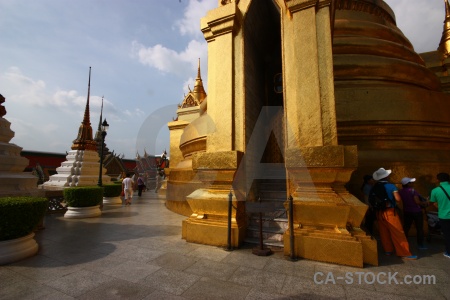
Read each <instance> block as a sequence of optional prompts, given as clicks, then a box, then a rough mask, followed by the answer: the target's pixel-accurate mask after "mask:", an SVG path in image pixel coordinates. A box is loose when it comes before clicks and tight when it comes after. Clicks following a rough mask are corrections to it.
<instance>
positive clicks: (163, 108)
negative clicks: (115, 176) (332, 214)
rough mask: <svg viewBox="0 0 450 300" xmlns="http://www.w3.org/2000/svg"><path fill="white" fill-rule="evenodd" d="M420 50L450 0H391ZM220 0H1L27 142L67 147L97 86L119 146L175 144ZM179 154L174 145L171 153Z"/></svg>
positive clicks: (6, 58)
mask: <svg viewBox="0 0 450 300" xmlns="http://www.w3.org/2000/svg"><path fill="white" fill-rule="evenodd" d="M385 2H386V3H387V4H389V5H390V6H391V8H392V9H393V11H394V12H395V14H396V18H397V26H398V27H399V28H400V29H401V30H402V31H403V33H404V34H405V35H406V37H407V38H408V39H409V40H410V41H411V43H412V44H413V46H414V49H415V50H416V52H418V53H421V52H427V51H433V50H436V49H437V47H438V44H439V40H440V37H441V35H442V26H443V21H444V14H445V10H444V0H385ZM217 3H218V1H217V0H130V1H125V0H76V1H74V0H0V94H2V95H3V96H4V97H5V98H6V102H5V103H4V106H5V108H6V111H7V114H6V115H5V116H4V118H5V119H7V120H8V121H9V122H11V129H12V130H13V131H14V132H15V136H14V138H13V139H12V140H11V143H14V144H16V145H18V146H20V147H22V148H23V149H24V150H33V151H44V152H54V153H65V152H66V151H69V150H70V147H71V145H72V141H73V140H74V139H75V138H76V137H77V133H78V128H79V127H80V125H81V121H82V120H83V114H84V110H85V106H86V100H87V92H88V76H89V67H92V73H91V85H90V119H91V126H92V128H93V131H94V132H93V134H94V135H95V132H96V131H97V128H98V124H99V117H100V107H101V102H102V97H103V101H104V102H103V117H104V118H106V120H107V122H108V123H109V125H110V127H109V130H108V132H107V136H106V139H105V143H106V145H107V147H108V148H109V149H110V150H111V151H112V150H114V152H115V153H116V154H119V155H122V154H123V155H124V157H125V158H128V159H133V158H135V157H136V153H137V152H138V153H139V154H141V155H142V154H143V153H144V151H146V152H147V153H148V154H161V153H162V152H163V151H164V150H167V151H169V148H170V146H169V130H168V128H167V122H170V121H172V120H173V119H174V118H176V109H177V104H179V103H181V102H182V100H183V98H184V95H185V94H187V93H188V91H189V90H188V86H190V87H191V88H192V87H193V85H194V81H195V77H196V75H197V66H198V59H199V58H200V62H201V74H202V79H203V83H204V86H205V90H206V92H208V88H207V85H208V76H207V75H208V74H207V44H206V41H205V40H204V38H203V35H202V33H201V31H200V18H201V17H203V16H205V15H206V12H207V11H208V10H211V9H213V8H215V7H217ZM169 156H170V153H169Z"/></svg>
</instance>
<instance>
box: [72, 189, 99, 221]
mask: <svg viewBox="0 0 450 300" xmlns="http://www.w3.org/2000/svg"><path fill="white" fill-rule="evenodd" d="M64 201H65V202H66V206H67V211H66V213H65V214H64V218H92V217H98V216H100V215H101V214H102V211H101V210H100V203H102V201H103V188H102V187H99V186H85V187H70V188H66V189H64Z"/></svg>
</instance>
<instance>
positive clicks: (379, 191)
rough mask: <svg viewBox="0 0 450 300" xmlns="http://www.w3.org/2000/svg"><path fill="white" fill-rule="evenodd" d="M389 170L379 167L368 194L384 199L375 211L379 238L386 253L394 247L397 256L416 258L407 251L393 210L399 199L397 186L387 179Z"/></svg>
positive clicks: (399, 224)
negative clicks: (374, 181) (381, 205)
mask: <svg viewBox="0 0 450 300" xmlns="http://www.w3.org/2000/svg"><path fill="white" fill-rule="evenodd" d="M391 173H392V171H391V170H385V169H384V168H379V169H378V170H376V171H375V172H374V173H373V175H372V177H373V179H374V180H376V181H377V182H376V183H375V185H374V186H373V188H372V190H371V192H370V194H371V195H370V196H369V202H371V201H370V198H371V197H372V194H375V195H376V196H377V197H379V198H382V199H383V200H384V203H383V206H384V207H382V208H381V209H378V210H377V211H376V216H377V220H378V227H379V231H380V239H381V244H382V246H383V249H384V251H385V254H386V255H392V254H393V252H394V249H395V253H396V254H397V256H399V257H401V258H403V259H406V260H415V259H417V256H416V255H412V254H411V252H410V251H409V243H408V240H407V239H406V236H405V233H404V231H403V226H402V223H401V221H400V217H399V215H398V213H396V212H395V208H396V205H397V204H396V202H400V201H401V197H400V194H399V193H398V190H397V187H396V186H395V185H394V184H392V183H390V182H389V180H388V177H389V175H391Z"/></svg>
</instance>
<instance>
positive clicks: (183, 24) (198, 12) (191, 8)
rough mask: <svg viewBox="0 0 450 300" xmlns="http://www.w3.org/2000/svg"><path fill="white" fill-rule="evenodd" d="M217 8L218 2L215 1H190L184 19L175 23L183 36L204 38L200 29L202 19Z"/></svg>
mask: <svg viewBox="0 0 450 300" xmlns="http://www.w3.org/2000/svg"><path fill="white" fill-rule="evenodd" d="M216 7H217V1H214V0H203V1H198V0H190V1H189V4H188V6H187V8H186V10H185V11H184V18H183V19H181V20H178V21H176V22H175V26H176V27H177V28H178V30H179V31H180V33H181V35H191V36H194V37H200V36H203V34H202V32H201V30H200V29H201V28H200V19H201V18H202V17H204V16H205V15H206V13H207V12H208V11H209V10H211V9H213V8H216Z"/></svg>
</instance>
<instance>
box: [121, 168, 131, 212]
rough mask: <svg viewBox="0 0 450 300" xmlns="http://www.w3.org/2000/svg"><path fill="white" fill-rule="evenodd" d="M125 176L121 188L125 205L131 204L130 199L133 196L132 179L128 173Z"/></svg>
mask: <svg viewBox="0 0 450 300" xmlns="http://www.w3.org/2000/svg"><path fill="white" fill-rule="evenodd" d="M126 176H127V177H126V178H125V179H124V180H123V181H122V190H123V191H124V195H125V196H124V197H125V205H131V199H132V198H133V180H132V179H131V178H130V174H129V173H127V175H126Z"/></svg>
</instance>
